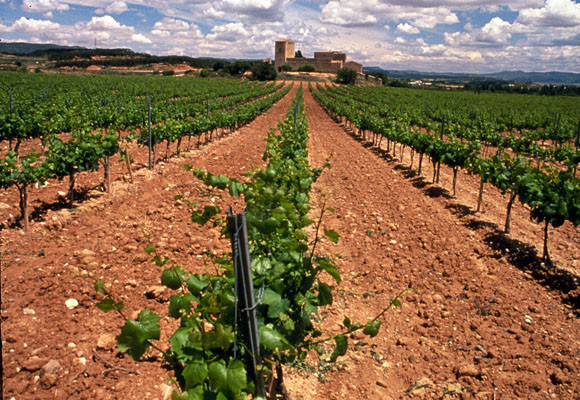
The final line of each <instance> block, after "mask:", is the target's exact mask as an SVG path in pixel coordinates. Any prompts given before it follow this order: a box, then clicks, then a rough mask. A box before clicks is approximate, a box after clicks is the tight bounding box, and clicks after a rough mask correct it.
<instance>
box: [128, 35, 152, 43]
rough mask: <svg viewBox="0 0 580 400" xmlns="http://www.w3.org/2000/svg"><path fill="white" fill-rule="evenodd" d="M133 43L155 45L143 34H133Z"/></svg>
mask: <svg viewBox="0 0 580 400" xmlns="http://www.w3.org/2000/svg"><path fill="white" fill-rule="evenodd" d="M131 41H133V42H136V43H145V44H151V43H153V42H152V41H151V40H150V39H149V38H148V37H147V36H145V35H143V34H141V33H134V34H132V35H131Z"/></svg>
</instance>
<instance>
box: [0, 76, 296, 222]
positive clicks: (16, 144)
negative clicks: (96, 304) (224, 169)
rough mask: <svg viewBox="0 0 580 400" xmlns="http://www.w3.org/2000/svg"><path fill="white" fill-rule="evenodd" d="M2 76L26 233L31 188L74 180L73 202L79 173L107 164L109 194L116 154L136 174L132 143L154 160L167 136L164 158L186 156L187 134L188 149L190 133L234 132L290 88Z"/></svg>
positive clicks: (2, 136)
mask: <svg viewBox="0 0 580 400" xmlns="http://www.w3.org/2000/svg"><path fill="white" fill-rule="evenodd" d="M3 75H6V76H5V77H6V79H5V80H2V84H3V85H6V87H5V90H4V91H3V93H5V94H7V95H6V96H3V97H1V98H2V100H3V104H2V108H0V140H1V141H2V143H3V144H4V146H3V147H4V149H3V150H2V153H3V154H2V156H1V157H2V158H0V188H2V189H7V188H9V187H11V186H15V187H17V189H18V192H19V196H20V200H19V204H20V209H21V219H22V225H23V227H24V229H25V230H27V229H28V223H29V215H28V214H29V211H28V203H29V191H30V190H29V189H30V188H31V187H42V186H43V185H44V184H45V183H46V182H47V180H49V179H58V180H62V179H63V178H66V177H68V179H69V191H68V195H67V198H68V201H69V204H70V206H71V207H72V205H73V200H74V198H73V195H74V185H75V181H76V179H77V177H78V174H79V173H81V172H83V171H96V170H98V169H99V168H100V167H103V169H104V187H105V189H106V190H107V191H108V190H109V187H110V177H111V171H110V166H111V157H113V156H114V155H117V154H118V155H119V156H120V158H121V159H122V160H124V161H125V164H126V165H127V169H128V171H129V173H130V174H131V162H132V157H131V156H130V154H129V146H130V144H131V143H134V142H136V143H138V144H139V145H143V146H149V148H150V149H151V150H152V154H153V158H152V159H153V162H154V160H155V158H156V153H157V148H158V145H159V144H160V143H161V142H163V141H165V142H166V154H165V157H168V156H169V149H170V146H171V144H172V143H176V148H175V153H176V154H179V152H180V145H181V142H182V140H183V138H188V139H189V142H188V148H189V147H190V144H191V138H197V145H199V144H200V141H201V137H202V136H203V135H204V134H205V140H206V141H209V140H211V139H213V137H214V136H215V135H218V133H221V134H222V135H223V134H225V133H228V132H232V131H233V130H235V129H238V128H239V127H240V126H242V125H245V124H247V123H249V122H250V121H252V120H253V119H254V118H256V117H257V116H258V115H260V114H262V113H263V112H264V111H265V110H267V109H268V108H270V107H271V106H272V105H273V104H274V103H275V102H277V101H278V100H279V99H281V98H282V97H283V96H285V95H286V94H287V93H288V91H289V90H290V89H291V87H286V88H283V86H282V85H275V84H260V83H254V82H241V81H234V80H227V79H216V80H209V81H208V80H202V79H192V78H165V77H131V78H128V77H114V76H112V77H111V76H98V77H94V76H81V77H78V76H60V75H54V76H40V77H38V76H32V77H30V78H29V79H30V80H26V81H25V82H24V81H20V80H21V79H24V78H22V77H21V76H18V75H17V74H12V75H11V74H3ZM3 77H4V76H3ZM19 79H20V80H19ZM27 79H28V77H27ZM35 93H36V94H35ZM38 93H43V94H42V95H38ZM0 103H1V102H0ZM33 139H40V145H37V146H36V147H35V146H34V144H33ZM150 165H151V163H150Z"/></svg>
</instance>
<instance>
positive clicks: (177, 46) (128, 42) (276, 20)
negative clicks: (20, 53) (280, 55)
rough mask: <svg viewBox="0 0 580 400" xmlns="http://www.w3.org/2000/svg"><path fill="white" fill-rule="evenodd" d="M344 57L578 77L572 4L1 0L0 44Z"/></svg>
mask: <svg viewBox="0 0 580 400" xmlns="http://www.w3.org/2000/svg"><path fill="white" fill-rule="evenodd" d="M282 38H290V39H294V40H295V41H296V45H297V48H298V49H301V50H302V52H303V54H304V55H305V56H309V55H311V54H312V53H313V52H314V51H320V50H342V51H344V52H346V53H347V54H348V56H349V59H352V60H355V61H358V62H361V63H363V64H364V65H367V66H371V65H378V66H381V67H383V68H387V69H415V70H422V71H439V72H446V71H449V72H475V73H483V72H495V71H501V70H524V71H554V70H555V71H567V72H580V3H578V2H577V1H575V0H512V1H509V2H508V1H504V0H485V1H484V0H441V1H432V0H365V1H362V0H213V1H207V0H176V1H167V0H152V1H144V0H117V1H109V0H85V1H80V0H73V1H67V0H24V1H21V0H0V40H1V41H3V42H12V41H27V42H35V43H57V44H64V45H79V46H85V47H93V46H94V43H95V40H96V42H97V46H98V47H101V48H105V47H107V48H110V47H128V48H131V49H133V50H136V51H144V52H148V53H151V54H158V55H165V54H178V55H188V56H194V57H199V56H210V57H228V58H230V57H239V58H266V57H273V52H274V41H275V40H277V39H282Z"/></svg>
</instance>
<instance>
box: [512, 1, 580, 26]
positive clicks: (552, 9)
mask: <svg viewBox="0 0 580 400" xmlns="http://www.w3.org/2000/svg"><path fill="white" fill-rule="evenodd" d="M516 22H519V23H521V24H523V25H528V26H541V27H578V26H579V25H580V4H579V3H576V2H574V1H572V0H547V1H546V4H545V6H544V7H542V8H527V9H524V10H521V11H520V14H519V16H518V18H517V20H516Z"/></svg>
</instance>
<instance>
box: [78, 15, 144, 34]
mask: <svg viewBox="0 0 580 400" xmlns="http://www.w3.org/2000/svg"><path fill="white" fill-rule="evenodd" d="M86 28H87V29H89V30H91V31H116V30H123V29H127V30H131V31H132V30H133V27H128V26H124V25H121V24H120V23H119V22H118V21H117V20H116V19H115V18H113V17H111V16H110V15H105V16H103V17H93V18H91V21H90V22H89V23H88V24H86Z"/></svg>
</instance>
